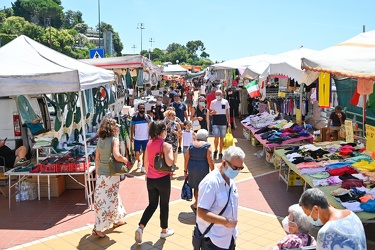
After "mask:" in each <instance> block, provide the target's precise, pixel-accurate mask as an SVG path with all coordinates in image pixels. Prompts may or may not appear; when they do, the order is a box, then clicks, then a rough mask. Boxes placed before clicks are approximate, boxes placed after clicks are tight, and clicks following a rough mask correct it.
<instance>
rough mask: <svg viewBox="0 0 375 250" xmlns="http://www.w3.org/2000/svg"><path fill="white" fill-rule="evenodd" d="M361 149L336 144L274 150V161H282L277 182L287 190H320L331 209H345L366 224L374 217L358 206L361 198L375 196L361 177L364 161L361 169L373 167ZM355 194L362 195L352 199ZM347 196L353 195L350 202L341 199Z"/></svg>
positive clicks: (341, 143) (342, 143) (365, 180)
mask: <svg viewBox="0 0 375 250" xmlns="http://www.w3.org/2000/svg"><path fill="white" fill-rule="evenodd" d="M362 149H363V145H355V147H353V144H347V143H345V142H339V141H336V142H325V143H320V144H314V145H311V144H307V145H303V146H302V145H301V146H300V147H291V148H286V149H278V150H275V152H274V154H275V156H276V158H279V159H280V160H281V161H283V164H281V167H280V169H279V180H283V181H284V182H285V183H286V185H287V190H288V187H289V186H296V185H298V186H304V188H306V186H307V185H308V186H310V187H316V188H319V189H320V190H322V191H323V192H324V193H325V195H326V197H327V199H328V201H329V203H330V204H331V205H332V206H334V207H335V208H339V209H344V208H345V206H347V208H348V209H351V210H352V211H353V212H356V214H357V215H358V217H359V218H360V219H361V220H362V221H368V220H370V219H373V218H374V217H375V214H374V213H373V212H369V211H368V210H367V209H366V208H365V207H366V206H365V207H364V209H362V206H363V205H361V204H365V203H366V202H364V200H361V199H360V197H362V196H364V195H366V194H370V195H372V196H373V195H375V194H373V192H372V190H371V188H367V187H369V186H368V185H367V184H366V183H368V178H367V177H364V176H363V175H362V171H363V168H361V167H360V165H361V163H363V162H362V161H365V162H366V163H367V164H366V163H363V165H366V166H372V165H373V164H371V162H373V160H372V159H371V157H369V156H368V155H367V154H364V153H360V152H361V151H362ZM349 152H350V153H349ZM298 155H299V156H298ZM350 155H353V156H350ZM301 156H303V157H302V158H304V159H301ZM307 157H309V161H307ZM361 159H362V161H361ZM304 160H306V161H304ZM353 188H354V189H355V190H353ZM357 188H358V189H357ZM357 191H361V192H365V193H364V194H362V195H360V196H358V195H352V192H357ZM346 194H349V195H352V197H353V199H351V198H348V199H347V197H345V199H344V196H343V195H346ZM348 202H349V203H351V204H349V203H348ZM367 205H368V204H367Z"/></svg>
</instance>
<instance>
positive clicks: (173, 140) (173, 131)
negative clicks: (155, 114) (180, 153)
mask: <svg viewBox="0 0 375 250" xmlns="http://www.w3.org/2000/svg"><path fill="white" fill-rule="evenodd" d="M164 116H165V118H164V122H165V124H166V125H167V136H166V138H165V142H166V143H169V144H171V145H172V149H173V162H174V163H176V162H177V148H178V139H179V138H180V137H181V136H182V131H181V126H180V124H179V123H178V122H177V121H176V112H175V111H174V110H167V111H165V112H164ZM176 168H177V167H176Z"/></svg>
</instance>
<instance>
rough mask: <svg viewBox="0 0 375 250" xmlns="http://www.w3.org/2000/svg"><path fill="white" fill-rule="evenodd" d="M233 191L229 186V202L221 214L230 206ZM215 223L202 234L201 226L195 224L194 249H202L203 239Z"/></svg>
mask: <svg viewBox="0 0 375 250" xmlns="http://www.w3.org/2000/svg"><path fill="white" fill-rule="evenodd" d="M231 191H232V187H230V188H229V195H228V200H227V204H225V206H224V208H223V209H222V210H221V211H220V213H219V215H222V214H223V213H224V211H225V209H226V208H227V206H228V203H229V198H230V193H231ZM213 225H214V223H211V224H210V225H209V226H208V227H207V228H206V230H205V231H204V233H203V234H202V233H201V232H200V231H199V228H198V224H195V226H194V231H193V239H192V244H193V248H194V250H199V249H201V246H202V242H203V239H204V236H205V235H206V234H207V233H208V232H209V231H210V230H211V227H212V226H213Z"/></svg>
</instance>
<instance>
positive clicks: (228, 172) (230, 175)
mask: <svg viewBox="0 0 375 250" xmlns="http://www.w3.org/2000/svg"><path fill="white" fill-rule="evenodd" d="M239 172H240V171H239V170H233V168H231V167H230V166H228V168H227V169H226V170H225V172H224V174H225V175H226V176H227V177H228V178H229V179H234V178H236V176H237V175H238V173H239Z"/></svg>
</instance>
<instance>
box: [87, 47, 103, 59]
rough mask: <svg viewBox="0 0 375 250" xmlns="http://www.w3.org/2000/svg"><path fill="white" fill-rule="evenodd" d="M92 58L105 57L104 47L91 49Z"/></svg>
mask: <svg viewBox="0 0 375 250" xmlns="http://www.w3.org/2000/svg"><path fill="white" fill-rule="evenodd" d="M90 58H91V59H97V58H104V49H103V48H96V49H90Z"/></svg>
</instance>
